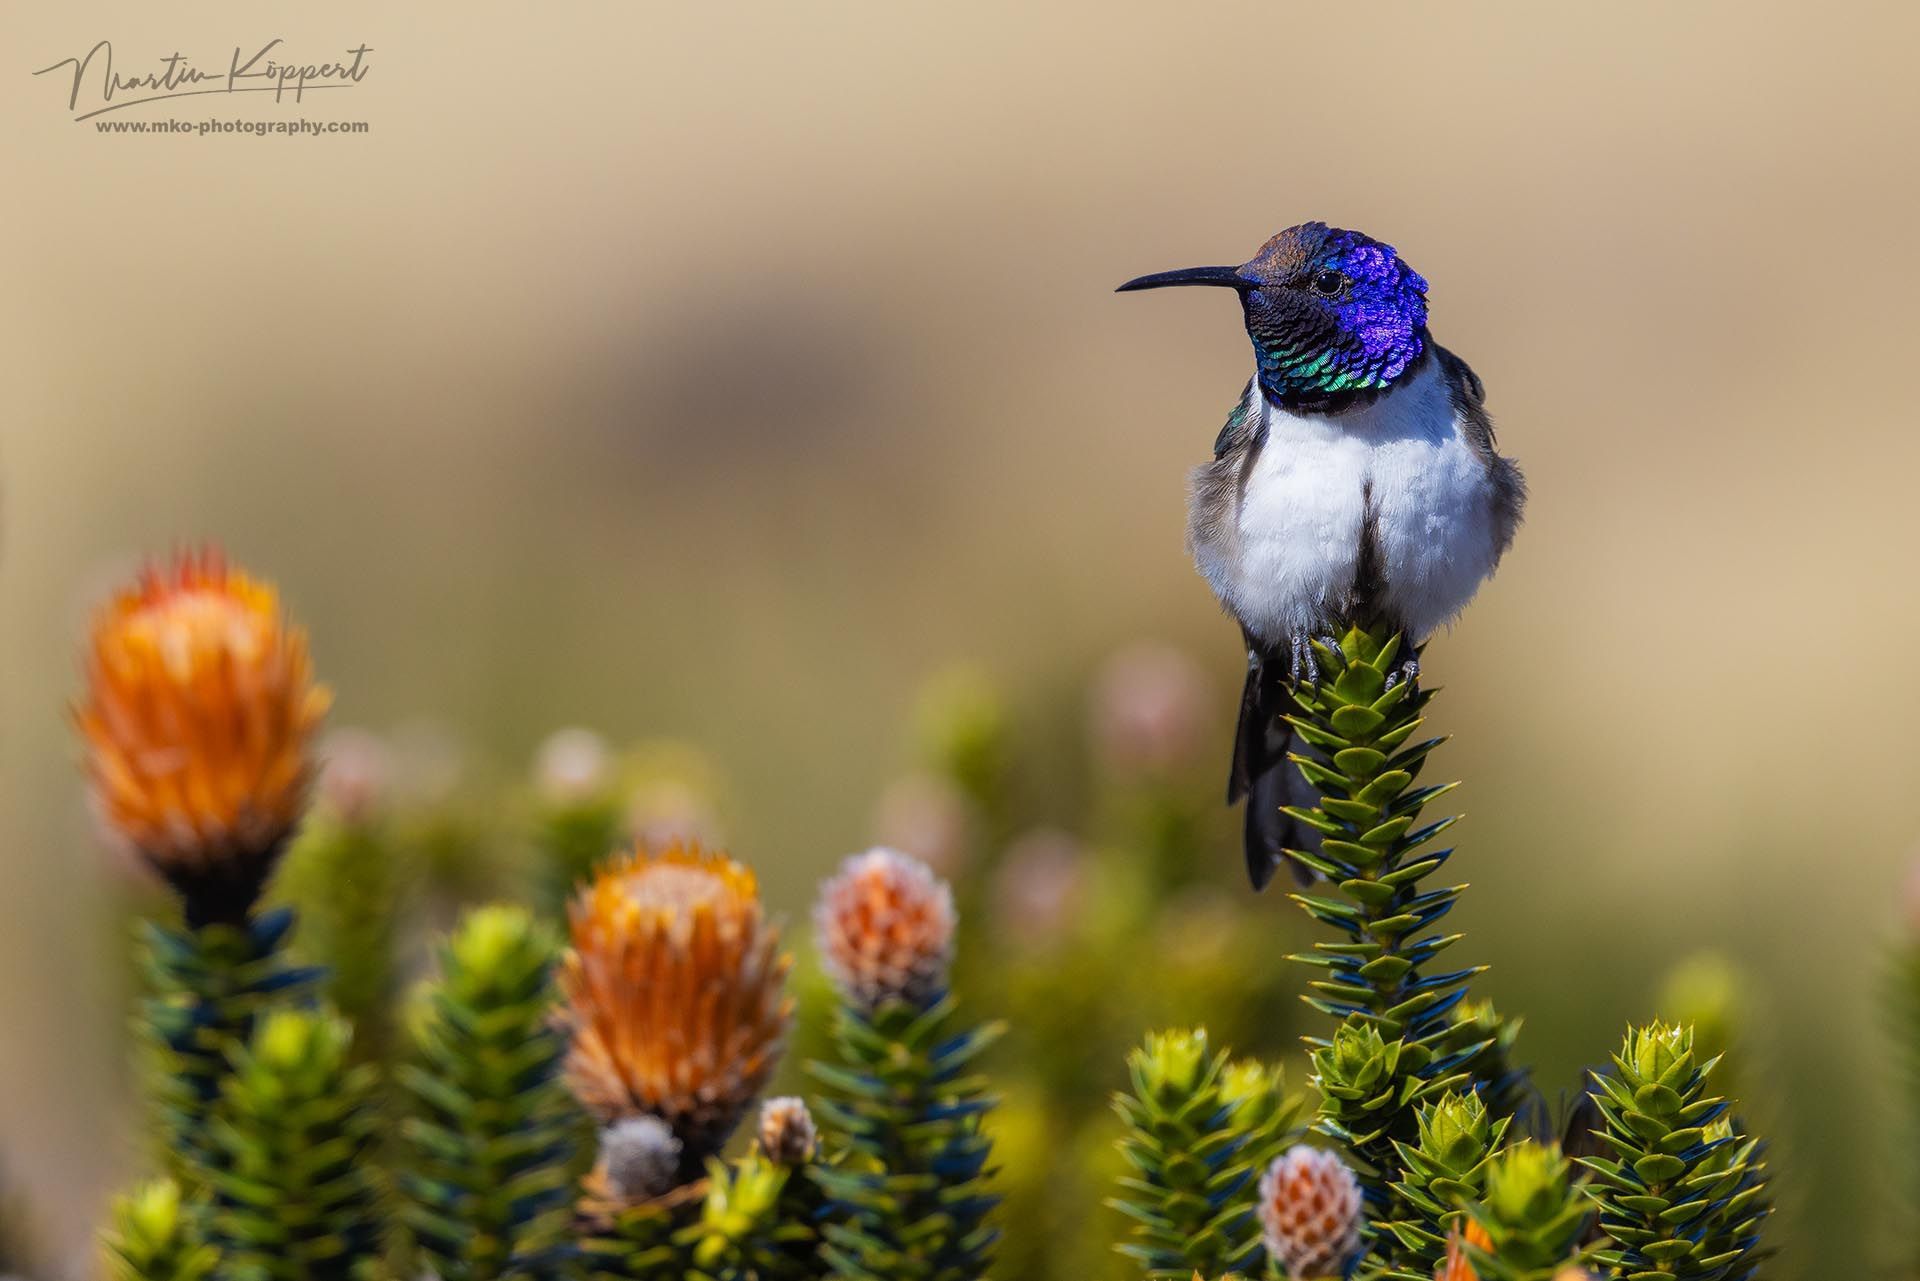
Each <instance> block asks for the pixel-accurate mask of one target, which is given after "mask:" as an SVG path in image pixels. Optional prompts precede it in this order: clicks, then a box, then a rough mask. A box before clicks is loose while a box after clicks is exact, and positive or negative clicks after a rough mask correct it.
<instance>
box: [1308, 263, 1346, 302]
mask: <svg viewBox="0 0 1920 1281" xmlns="http://www.w3.org/2000/svg"><path fill="white" fill-rule="evenodd" d="M1308 283H1309V284H1311V285H1312V287H1313V292H1315V293H1316V294H1319V295H1320V296H1321V297H1322V298H1338V297H1339V296H1340V295H1341V294H1343V293H1345V292H1346V289H1347V278H1346V277H1345V276H1343V275H1341V274H1340V273H1339V272H1337V271H1335V270H1334V269H1333V268H1331V267H1322V268H1321V269H1320V270H1319V271H1316V272H1314V273H1313V279H1312V280H1311V281H1309V282H1308Z"/></svg>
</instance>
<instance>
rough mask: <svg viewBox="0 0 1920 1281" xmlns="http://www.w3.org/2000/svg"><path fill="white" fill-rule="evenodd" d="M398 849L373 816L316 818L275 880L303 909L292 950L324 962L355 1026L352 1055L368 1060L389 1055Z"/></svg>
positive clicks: (335, 996) (334, 996)
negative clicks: (360, 817) (351, 818)
mask: <svg viewBox="0 0 1920 1281" xmlns="http://www.w3.org/2000/svg"><path fill="white" fill-rule="evenodd" d="M401 852H402V851H401V847H400V846H399V845H398V843H397V842H395V841H394V840H393V839H392V838H391V835H390V833H389V831H388V829H387V825H385V824H384V823H381V822H379V821H377V820H375V819H372V818H363V819H354V820H348V819H344V818H325V819H315V820H312V821H310V822H308V823H307V825H306V827H305V828H304V829H303V830H302V832H301V834H300V837H299V839H297V840H296V841H295V842H294V843H293V847H292V848H291V849H290V850H289V851H288V852H287V858H286V862H285V863H284V865H283V866H282V867H281V869H280V875H279V878H278V880H277V881H276V885H275V890H276V894H277V896H278V897H280V898H282V899H284V900H285V901H287V902H289V903H293V904H295V905H297V906H298V908H299V911H300V934H299V937H298V938H296V939H295V940H294V941H293V945H292V951H293V953H294V954H295V955H296V956H298V957H300V958H302V959H304V960H309V961H312V962H313V963H315V964H316V965H318V966H321V967H323V969H322V974H323V976H324V977H323V978H322V980H321V985H322V987H323V989H324V990H325V994H326V997H327V999H328V1000H329V1001H330V1002H332V1004H333V1005H334V1006H335V1007H336V1008H337V1009H338V1010H339V1011H340V1012H341V1014H342V1015H344V1016H345V1017H346V1019H347V1021H348V1022H350V1023H352V1024H353V1029H354V1036H353V1044H354V1053H355V1055H356V1056H357V1057H359V1058H361V1059H364V1060H367V1061H369V1062H377V1061H383V1060H384V1059H385V1057H386V1054H387V1051H388V1049H389V1045H390V1041H391V1036H392V1008H393V998H394V988H395V978H394V976H395V964H394V946H395V944H394V937H395V932H396V924H397V916H398V906H397V905H398V904H399V903H400V902H401V900H402V899H403V897H404V895H403V892H402V891H403V888H404V886H403V884H402V882H403V880H404V879H405V878H404V877H403V876H402V874H401V867H400V858H401Z"/></svg>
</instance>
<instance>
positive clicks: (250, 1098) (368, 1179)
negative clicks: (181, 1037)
mask: <svg viewBox="0 0 1920 1281" xmlns="http://www.w3.org/2000/svg"><path fill="white" fill-rule="evenodd" d="M351 1042H352V1031H351V1030H350V1029H349V1028H348V1026H347V1024H346V1023H345V1022H344V1021H342V1020H341V1019H340V1018H338V1017H337V1016H335V1015H333V1014H332V1013H330V1012H326V1011H309V1010H276V1011H274V1012H272V1013H271V1014H269V1015H267V1016H266V1017H265V1018H263V1019H261V1020H260V1023H259V1026H258V1027H257V1028H255V1029H254V1034H253V1037H252V1039H251V1040H250V1041H249V1042H248V1044H247V1045H246V1046H244V1047H239V1048H236V1049H235V1050H234V1051H233V1071H232V1074H231V1075H230V1076H229V1077H228V1078H227V1080H226V1082H225V1085H224V1087H223V1089H222V1092H221V1099H220V1106H219V1109H218V1111H217V1113H216V1114H215V1117H214V1120H213V1123H212V1126H211V1129H210V1133H211V1136H212V1138H213V1141H214V1143H215V1144H216V1145H217V1146H218V1147H219V1149H220V1152H221V1164H220V1168H219V1170H218V1171H217V1172H216V1174H215V1176H214V1190H215V1193H216V1203H215V1208H214V1219H213V1234H212V1235H213V1239H214V1241H215V1242H216V1243H217V1244H218V1245H219V1247H220V1250H221V1254H222V1255H223V1260H222V1265H221V1277H222V1281H365V1279H366V1278H370V1277H372V1276H373V1275H374V1273H375V1270H376V1267H377V1264H378V1254H379V1250H380V1245H381V1227H382V1225H381V1218H380V1213H379V1208H380V1205H379V1203H380V1189H379V1184H378V1180H377V1175H376V1172H375V1168H374V1163H373V1162H372V1161H371V1160H370V1159H369V1155H370V1152H371V1150H372V1148H373V1146H374V1140H375V1131H376V1129H377V1125H376V1120H375V1112H374V1109H373V1106H372V1094H373V1089H374V1071H373V1069H372V1068H371V1067H370V1066H366V1065H359V1066H355V1065H353V1064H351V1063H350V1062H349V1060H348V1055H349V1051H350V1048H351Z"/></svg>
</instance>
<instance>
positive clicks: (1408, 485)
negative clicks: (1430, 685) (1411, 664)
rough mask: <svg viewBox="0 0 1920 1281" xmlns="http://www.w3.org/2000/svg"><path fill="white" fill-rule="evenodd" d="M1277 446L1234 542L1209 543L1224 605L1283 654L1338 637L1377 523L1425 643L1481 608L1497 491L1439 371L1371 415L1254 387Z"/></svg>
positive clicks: (1207, 560)
mask: <svg viewBox="0 0 1920 1281" xmlns="http://www.w3.org/2000/svg"><path fill="white" fill-rule="evenodd" d="M1252 399H1253V400H1255V401H1257V402H1258V404H1257V405H1250V406H1249V408H1250V409H1251V410H1252V412H1255V413H1258V414H1260V415H1261V417H1262V420H1263V422H1264V426H1265V440H1264V443H1263V444H1262V445H1261V446H1259V454H1258V456H1257V457H1256V458H1255V459H1254V461H1253V465H1252V467H1251V469H1250V470H1249V471H1248V472H1247V473H1246V474H1245V478H1244V481H1243V484H1242V488H1241V493H1240V502H1239V511H1238V515H1237V519H1236V520H1235V522H1234V524H1233V526H1232V532H1233V537H1231V538H1222V539H1219V540H1217V541H1215V542H1213V543H1211V544H1208V545H1200V544H1196V546H1195V548H1194V554H1195V559H1196V560H1197V561H1198V563H1199V566H1200V570H1201V572H1202V573H1203V574H1204V575H1205V576H1206V577H1207V579H1208V581H1209V582H1210V583H1211V584H1212V586H1213V589H1214V591H1215V593H1216V594H1217V595H1218V596H1219V597H1220V599H1221V601H1222V603H1223V604H1225V605H1226V606H1227V608H1228V609H1229V610H1231V611H1232V613H1233V614H1234V615H1235V617H1237V618H1238V619H1239V620H1240V621H1241V622H1242V623H1243V624H1244V625H1245V626H1246V627H1247V628H1248V629H1249V630H1250V631H1252V632H1253V633H1254V634H1255V635H1256V636H1259V637H1260V638H1261V639H1263V640H1265V641H1267V642H1269V643H1281V642H1284V641H1285V640H1286V639H1287V638H1288V637H1290V636H1292V635H1295V634H1297V633H1300V632H1305V631H1311V632H1325V631H1327V630H1329V628H1330V626H1331V624H1332V623H1333V622H1334V621H1335V620H1337V619H1338V618H1339V617H1340V616H1341V614H1342V612H1343V611H1344V609H1345V607H1346V605H1347V603H1348V595H1349V593H1350V592H1351V591H1352V589H1353V585H1354V578H1355V574H1356V571H1357V570H1358V569H1359V562H1360V549H1361V546H1362V540H1363V539H1364V538H1365V537H1366V531H1367V528H1368V526H1369V524H1371V526H1372V531H1373V533H1372V537H1373V539H1374V546H1375V547H1376V549H1377V551H1378V555H1379V570H1380V576H1381V578H1382V580H1383V582H1384V589H1385V599H1384V602H1383V603H1384V604H1385V605H1386V607H1387V609H1388V610H1389V611H1390V613H1391V614H1392V616H1393V617H1394V618H1395V619H1396V620H1397V621H1399V622H1400V623H1402V625H1404V626H1405V627H1406V628H1407V629H1408V630H1409V631H1410V632H1411V633H1412V634H1413V635H1414V636H1415V637H1416V638H1418V639H1421V640H1424V639H1425V638H1426V637H1427V636H1428V635H1430V634H1431V633H1432V632H1433V631H1434V630H1435V629H1437V628H1439V627H1440V626H1441V625H1442V624H1444V623H1446V622H1448V621H1449V620H1451V619H1452V618H1453V616H1454V615H1455V614H1457V613H1458V612H1459V611H1460V610H1461V609H1462V608H1463V607H1464V606H1465V605H1466V603H1467V602H1468V601H1469V600H1471V599H1472V597H1473V594H1474V592H1475V591H1477V590H1478V589H1479V586H1480V583H1481V582H1482V581H1483V580H1484V579H1485V578H1486V576H1487V575H1488V574H1490V573H1491V572H1492V571H1493V566H1494V562H1495V561H1496V559H1497V558H1498V549H1497V546H1496V543H1495V534H1494V520H1493V488H1492V484H1491V481H1490V479H1489V477H1488V475H1487V470H1486V468H1485V466H1484V465H1483V464H1482V462H1481V460H1480V458H1479V457H1478V456H1477V455H1476V454H1475V453H1474V451H1473V449H1472V447H1471V446H1470V445H1469V444H1468V443H1467V439H1466V436H1465V434H1464V432H1463V430H1462V424H1461V423H1460V421H1459V419H1458V418H1457V416H1456V415H1455V413H1454V409H1453V402H1452V398H1451V396H1450V394H1449V392H1448V390H1447V387H1446V385H1445V383H1444V382H1443V381H1442V379H1441V377H1440V373H1439V365H1438V362H1437V361H1431V360H1430V361H1428V362H1427V363H1426V365H1425V366H1424V367H1423V368H1422V369H1420V370H1419V371H1418V372H1417V373H1416V374H1415V375H1414V377H1413V381H1412V382H1410V383H1409V384H1408V385H1406V386H1405V387H1402V388H1399V389H1398V390H1396V391H1394V392H1393V393H1392V394H1390V395H1387V396H1384V397H1382V398H1380V399H1379V400H1377V401H1374V402H1373V403H1372V404H1370V405H1366V406H1362V407H1359V408H1356V409H1353V410H1350V411H1348V412H1347V413H1344V414H1340V415H1338V416H1335V417H1328V416H1324V415H1320V414H1311V413H1294V412H1291V411H1289V410H1285V409H1280V408H1277V407H1275V406H1273V405H1271V404H1269V403H1268V402H1267V401H1266V399H1265V397H1263V396H1261V395H1260V393H1259V391H1258V390H1257V389H1255V390H1254V391H1253V393H1252Z"/></svg>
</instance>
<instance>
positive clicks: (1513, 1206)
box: [1466, 1142, 1593, 1281]
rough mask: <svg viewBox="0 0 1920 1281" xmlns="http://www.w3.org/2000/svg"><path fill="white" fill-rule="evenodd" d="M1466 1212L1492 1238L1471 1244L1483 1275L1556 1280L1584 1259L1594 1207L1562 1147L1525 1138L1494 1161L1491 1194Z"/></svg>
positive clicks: (1500, 1280)
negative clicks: (1584, 1240) (1583, 1243)
mask: <svg viewBox="0 0 1920 1281" xmlns="http://www.w3.org/2000/svg"><path fill="white" fill-rule="evenodd" d="M1466 1213H1467V1214H1468V1215H1469V1216H1470V1217H1471V1218H1472V1220H1473V1222H1474V1223H1476V1224H1478V1225H1479V1227H1480V1230H1481V1231H1483V1232H1485V1233H1486V1235H1487V1239H1488V1240H1489V1241H1490V1242H1491V1243H1492V1244H1491V1246H1490V1247H1489V1248H1482V1247H1481V1246H1478V1245H1474V1244H1472V1243H1471V1242H1469V1243H1468V1245H1467V1247H1466V1250H1467V1257H1468V1260H1469V1261H1470V1262H1471V1263H1472V1264H1473V1267H1474V1270H1475V1271H1476V1272H1478V1273H1479V1276H1480V1281H1551V1278H1553V1277H1555V1276H1556V1275H1557V1274H1558V1273H1559V1272H1560V1270H1561V1269H1562V1268H1565V1267H1567V1266H1569V1265H1573V1264H1577V1263H1579V1262H1581V1249H1580V1238H1581V1237H1582V1235H1584V1233H1585V1231H1586V1227H1587V1223H1588V1221H1589V1220H1590V1219H1591V1218H1592V1215H1593V1209H1592V1206H1591V1205H1590V1204H1589V1203H1588V1199H1587V1195H1586V1191H1585V1189H1584V1187H1583V1186H1582V1185H1581V1184H1580V1183H1579V1182H1577V1181H1576V1180H1575V1179H1574V1178H1573V1175H1572V1167H1571V1166H1570V1165H1569V1164H1568V1162H1567V1159H1566V1158H1565V1157H1563V1156H1561V1155H1560V1150H1559V1149H1558V1148H1557V1147H1549V1146H1546V1145H1544V1144H1539V1143H1533V1142H1525V1143H1516V1144H1514V1145H1513V1146H1512V1147H1510V1148H1508V1149H1506V1151H1504V1152H1502V1153H1500V1155H1499V1156H1497V1157H1495V1158H1494V1159H1493V1161H1492V1162H1491V1163H1490V1164H1489V1165H1488V1167H1487V1171H1486V1192H1485V1195H1484V1196H1482V1197H1481V1198H1479V1199H1478V1200H1473V1201H1469V1202H1467V1203H1466Z"/></svg>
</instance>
